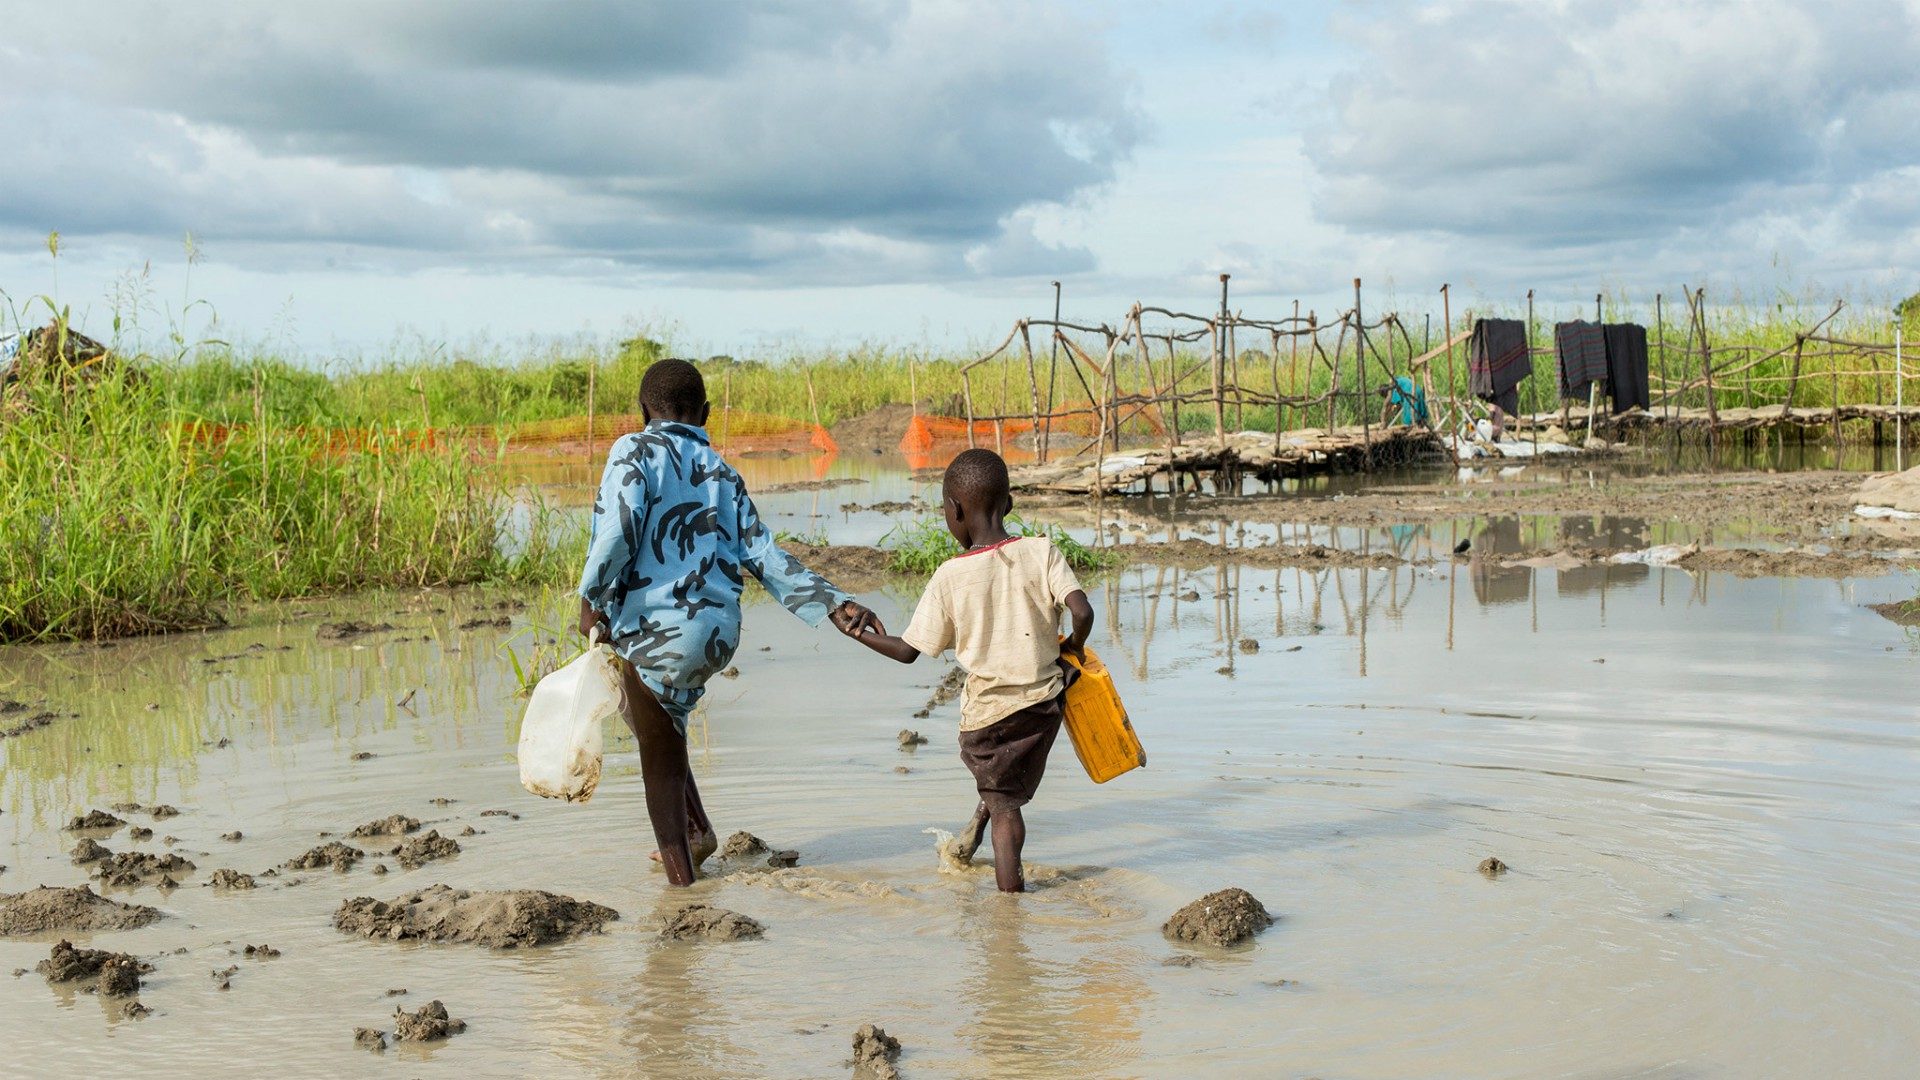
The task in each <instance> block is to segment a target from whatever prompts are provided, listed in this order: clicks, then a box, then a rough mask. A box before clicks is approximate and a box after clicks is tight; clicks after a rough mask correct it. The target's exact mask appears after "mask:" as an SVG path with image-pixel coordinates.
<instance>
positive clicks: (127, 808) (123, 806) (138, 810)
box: [95, 802, 180, 821]
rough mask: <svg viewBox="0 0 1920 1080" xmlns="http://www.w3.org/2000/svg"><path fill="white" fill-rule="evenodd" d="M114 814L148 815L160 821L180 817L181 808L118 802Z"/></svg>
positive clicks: (164, 804) (114, 807) (162, 804)
mask: <svg viewBox="0 0 1920 1080" xmlns="http://www.w3.org/2000/svg"><path fill="white" fill-rule="evenodd" d="M98 812H99V811H95V813H98ZM113 812H114V813H116V814H146V815H147V816H149V817H151V818H153V819H154V820H156V821H159V820H162V819H164V818H170V817H178V816H179V814H180V808H179V807H177V806H168V805H167V804H166V803H161V804H159V805H158V806H141V805H140V804H139V803H137V802H117V803H114V804H113Z"/></svg>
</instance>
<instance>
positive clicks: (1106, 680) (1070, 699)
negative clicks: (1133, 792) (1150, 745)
mask: <svg viewBox="0 0 1920 1080" xmlns="http://www.w3.org/2000/svg"><path fill="white" fill-rule="evenodd" d="M1060 659H1061V660H1063V661H1065V662H1066V663H1068V664H1071V665H1072V666H1073V667H1075V668H1077V669H1078V670H1079V672H1080V677H1079V678H1078V679H1076V680H1074V683H1073V685H1072V686H1070V687H1068V688H1067V700H1066V716H1065V725H1066V729H1067V738H1069V739H1071V740H1073V752H1074V753H1075V754H1076V755H1078V756H1079V758H1080V766H1081V768H1084V769H1086V770H1087V777H1088V779H1090V780H1092V781H1093V782H1094V783H1096V784H1104V783H1106V782H1107V781H1109V780H1111V779H1113V778H1114V777H1116V776H1119V775H1120V774H1121V773H1123V772H1128V771H1131V770H1133V769H1137V768H1139V767H1140V766H1142V765H1145V764H1146V763H1147V752H1146V750H1145V749H1144V748H1142V747H1141V745H1140V736H1138V735H1136V734H1134V731H1133V722H1132V721H1130V720H1128V719H1127V707H1126V705H1124V704H1122V703H1121V701H1120V692H1119V691H1118V690H1115V689H1114V686H1113V675H1112V673H1110V672H1109V671H1107V665H1105V664H1103V663H1101V662H1100V658H1099V657H1098V656H1095V655H1094V654H1093V650H1092V649H1088V650H1086V656H1085V659H1082V658H1080V657H1076V656H1074V655H1073V654H1072V653H1069V652H1066V651H1064V650H1062V651H1061V653H1060Z"/></svg>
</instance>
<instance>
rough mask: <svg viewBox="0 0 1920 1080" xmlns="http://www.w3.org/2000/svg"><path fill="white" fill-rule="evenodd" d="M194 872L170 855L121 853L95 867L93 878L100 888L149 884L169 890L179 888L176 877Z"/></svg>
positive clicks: (176, 856)
mask: <svg viewBox="0 0 1920 1080" xmlns="http://www.w3.org/2000/svg"><path fill="white" fill-rule="evenodd" d="M193 871H194V865H193V864H192V863H190V862H188V861H187V860H186V859H183V858H181V857H180V856H178V855H175V854H173V853H172V852H168V853H167V854H165V855H154V854H152V853H150V852H145V851H123V852H121V853H120V854H118V855H112V856H109V857H107V858H104V859H101V860H100V861H99V862H98V863H96V864H95V865H94V868H93V876H94V879H95V880H97V881H99V882H100V883H101V884H103V885H112V886H114V887H115V888H121V889H130V888H133V887H134V886H137V885H149V884H158V885H163V886H166V887H168V888H172V887H173V886H175V885H177V884H179V881H178V880H177V878H178V877H180V876H181V875H184V874H190V873H192V872H193Z"/></svg>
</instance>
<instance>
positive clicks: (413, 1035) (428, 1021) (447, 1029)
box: [393, 999, 467, 1042]
mask: <svg viewBox="0 0 1920 1080" xmlns="http://www.w3.org/2000/svg"><path fill="white" fill-rule="evenodd" d="M465 1030H467V1022H466V1021H465V1020H455V1019H454V1018H453V1017H451V1016H449V1015H447V1007H446V1006H445V1005H442V1004H440V1002H439V1000H438V999H436V1000H433V1001H429V1002H427V1003H426V1004H425V1005H422V1006H421V1007H420V1008H419V1010H418V1011H416V1012H408V1011H407V1010H405V1009H395V1010H393V1039H394V1041H395V1042H432V1041H434V1040H436V1039H445V1038H449V1037H451V1036H454V1035H458V1034H460V1033H461V1032H463V1031H465Z"/></svg>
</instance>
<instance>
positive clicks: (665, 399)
mask: <svg viewBox="0 0 1920 1080" xmlns="http://www.w3.org/2000/svg"><path fill="white" fill-rule="evenodd" d="M710 409H711V406H710V404H709V403H708V401H707V389H706V383H705V381H704V380H703V379H702V378H701V377H700V370H699V369H698V368H696V367H694V366H693V365H692V364H690V363H688V362H686V361H685V360H662V361H660V362H658V363H656V364H654V365H653V366H652V367H649V368H648V369H647V371H646V374H645V375H643V376H642V377H641V380H640V412H641V415H642V416H643V417H644V418H645V419H646V430H644V431H641V432H639V433H637V434H633V435H625V436H622V437H621V438H620V439H619V440H618V441H616V442H615V443H614V444H613V449H612V451H611V452H610V453H609V454H608V456H607V468H606V472H605V474H604V475H602V477H601V479H600V489H599V492H598V493H597V494H596V495H595V497H594V500H593V535H592V541H591V543H590V544H589V545H588V548H587V565H586V569H585V570H584V571H583V572H582V573H581V575H580V632H581V633H582V634H587V635H589V636H591V634H592V632H593V630H594V628H595V627H596V626H597V627H599V628H601V630H602V632H603V633H604V634H605V636H606V637H607V639H608V640H609V641H610V642H611V643H612V645H613V648H614V651H615V652H617V653H619V654H620V656H621V657H622V658H623V659H625V660H626V661H627V662H626V663H625V664H624V665H622V668H623V671H624V675H625V681H626V699H627V709H626V720H627V726H628V727H630V728H632V729H633V735H634V738H635V739H637V740H638V741H639V744H640V772H641V776H642V777H643V779H644V781H645V783H646V797H647V816H648V817H649V818H651V819H652V821H653V834H654V839H655V840H656V841H657V842H658V843H659V845H660V847H659V851H658V852H657V853H656V854H655V857H656V858H657V859H659V860H660V862H661V864H662V865H663V866H664V867H665V869H666V872H667V879H668V880H669V881H671V882H672V883H673V884H675V885H690V884H692V883H693V878H694V871H695V868H696V867H697V866H698V865H699V864H700V863H702V862H704V861H705V860H706V858H707V857H708V856H709V855H711V854H713V851H714V849H715V848H716V847H717V846H718V842H717V840H716V838H715V833H714V830H713V824H712V822H711V821H709V820H708V819H707V814H706V809H705V808H704V807H703V806H702V805H701V802H700V792H699V789H698V788H697V787H696V786H695V785H694V782H693V773H692V770H691V769H690V767H689V765H688V762H687V740H686V735H687V717H688V716H689V715H690V714H691V713H692V712H693V707H694V705H696V704H697V703H698V702H699V701H700V698H701V696H702V695H703V694H705V693H706V686H707V680H708V679H710V678H712V677H713V676H714V675H715V674H717V673H719V672H720V671H721V670H722V669H724V668H725V667H726V666H727V662H728V661H729V660H731V659H732V658H733V653H734V650H735V649H737V648H739V645H740V593H741V590H742V589H743V588H745V585H746V575H747V574H752V575H753V576H754V577H756V578H758V579H760V583H761V584H762V585H764V586H765V587H766V590H767V592H768V593H769V594H771V595H772V596H773V598H774V599H775V600H776V601H778V602H779V603H780V604H781V606H783V607H785V608H786V609H787V610H788V611H791V612H793V613H794V614H795V615H797V616H799V617H800V618H801V620H802V621H804V622H806V623H807V624H808V625H809V626H819V625H820V624H821V622H823V621H825V620H827V619H829V618H831V619H832V620H833V623H834V625H835V626H836V627H839V628H840V629H842V630H843V631H845V630H848V629H850V628H853V627H857V626H860V625H863V624H864V623H865V621H866V620H867V619H869V618H871V616H872V613H871V612H870V611H868V610H867V609H866V608H865V607H863V606H861V605H860V604H857V603H855V602H854V601H853V598H852V597H851V596H849V595H848V594H847V593H846V592H844V591H843V590H841V589H839V588H837V587H836V586H834V584H833V583H832V582H830V581H828V580H827V579H825V578H823V577H821V576H820V575H819V574H816V573H814V572H813V571H811V570H808V569H807V568H806V567H804V566H802V565H800V560H798V559H796V558H794V557H793V556H792V555H789V554H788V553H787V552H785V551H783V550H782V549H781V548H780V546H779V545H778V544H776V543H775V542H774V538H773V533H772V532H771V531H769V530H768V528H767V527H766V525H765V523H763V522H762V521H761V520H760V514H759V511H758V510H756V509H755V508H754V505H753V500H752V499H751V498H749V497H748V496H747V489H746V485H745V484H744V483H743V482H742V481H741V479H740V474H739V473H737V472H735V471H734V470H733V468H732V466H730V465H728V464H727V463H726V462H725V461H722V460H721V459H720V455H719V453H717V452H716V451H715V450H714V449H713V447H712V445H711V444H709V442H708V441H707V433H706V431H705V427H706V423H707V414H708V412H709V411H710Z"/></svg>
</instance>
